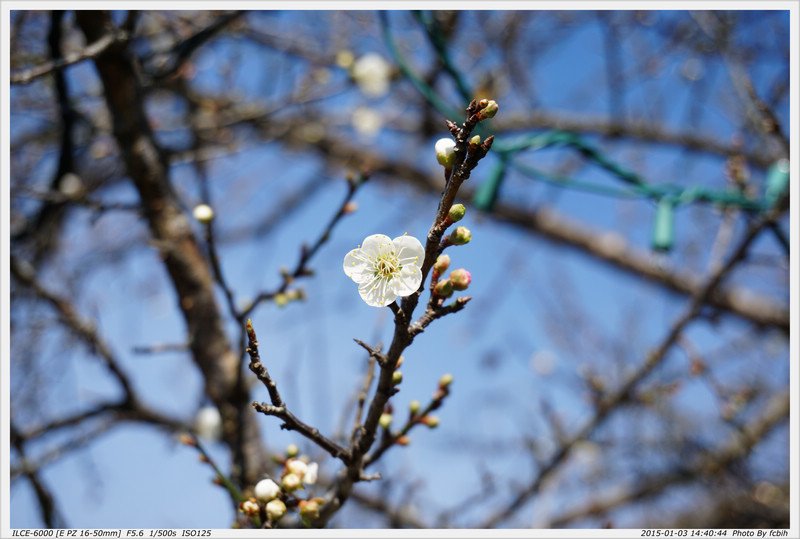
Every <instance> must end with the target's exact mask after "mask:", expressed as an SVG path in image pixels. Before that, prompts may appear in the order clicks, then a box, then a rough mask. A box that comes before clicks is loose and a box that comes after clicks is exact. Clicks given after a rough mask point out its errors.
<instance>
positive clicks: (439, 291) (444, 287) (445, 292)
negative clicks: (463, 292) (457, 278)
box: [433, 279, 453, 298]
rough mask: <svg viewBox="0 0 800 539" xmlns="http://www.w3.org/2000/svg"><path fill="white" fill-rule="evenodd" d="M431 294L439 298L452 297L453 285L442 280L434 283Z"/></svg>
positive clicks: (448, 280) (448, 281)
mask: <svg viewBox="0 0 800 539" xmlns="http://www.w3.org/2000/svg"><path fill="white" fill-rule="evenodd" d="M433 293H434V294H436V295H437V296H439V297H440V298H449V297H450V296H452V295H453V283H451V282H450V279H443V280H441V281H439V282H438V283H436V286H435V287H434V288H433Z"/></svg>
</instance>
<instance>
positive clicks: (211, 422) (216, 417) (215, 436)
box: [194, 405, 222, 441]
mask: <svg viewBox="0 0 800 539" xmlns="http://www.w3.org/2000/svg"><path fill="white" fill-rule="evenodd" d="M194 428H195V431H197V435H198V436H200V437H201V438H205V439H206V440H211V441H217V440H219V439H220V438H221V437H222V416H221V415H220V413H219V409H218V408H217V407H216V406H212V405H208V406H203V407H202V408H200V410H198V412H197V416H196V417H195V420H194Z"/></svg>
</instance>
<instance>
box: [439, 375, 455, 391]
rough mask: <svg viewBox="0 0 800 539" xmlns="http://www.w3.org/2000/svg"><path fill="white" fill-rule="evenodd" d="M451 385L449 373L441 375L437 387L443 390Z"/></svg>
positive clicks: (451, 379)
mask: <svg viewBox="0 0 800 539" xmlns="http://www.w3.org/2000/svg"><path fill="white" fill-rule="evenodd" d="M452 383H453V375H452V374H450V373H447V374H443V375H442V377H441V378H439V387H441V388H445V387H449V386H450V384H452Z"/></svg>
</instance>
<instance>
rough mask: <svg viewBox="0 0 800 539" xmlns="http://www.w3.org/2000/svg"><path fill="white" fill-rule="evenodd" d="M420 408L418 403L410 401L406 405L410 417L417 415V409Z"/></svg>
mask: <svg viewBox="0 0 800 539" xmlns="http://www.w3.org/2000/svg"><path fill="white" fill-rule="evenodd" d="M421 407H422V405H421V404H420V402H419V401H416V400H414V401H411V402H409V403H408V411H409V412H410V413H411V415H417V414H418V413H419V409H420V408H421Z"/></svg>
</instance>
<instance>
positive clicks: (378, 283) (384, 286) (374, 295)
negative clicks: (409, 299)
mask: <svg viewBox="0 0 800 539" xmlns="http://www.w3.org/2000/svg"><path fill="white" fill-rule="evenodd" d="M358 293H359V294H360V295H361V299H363V300H364V302H365V303H366V304H367V305H370V306H372V307H386V306H387V305H389V304H390V303H391V302H393V301H394V300H396V299H397V295H396V294H395V293H394V292H393V290H392V288H391V286H390V283H389V282H388V281H387V280H386V279H381V278H380V277H374V278H373V279H372V280H370V281H367V282H364V283H363V284H361V285H359V287H358Z"/></svg>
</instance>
